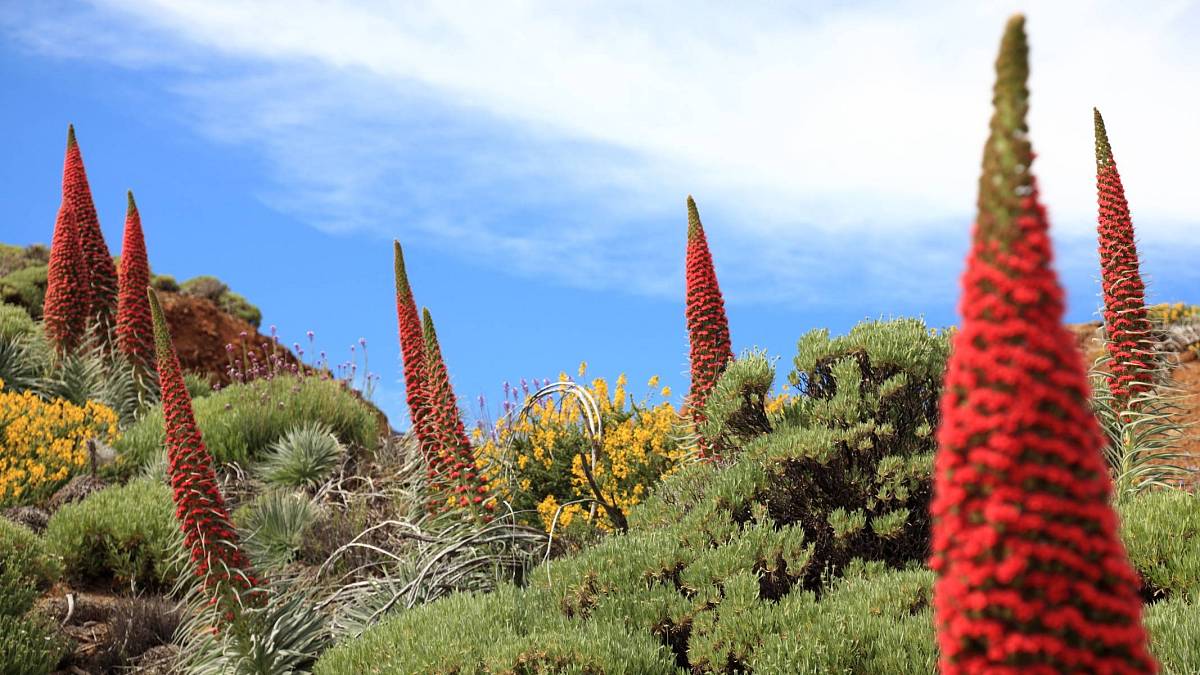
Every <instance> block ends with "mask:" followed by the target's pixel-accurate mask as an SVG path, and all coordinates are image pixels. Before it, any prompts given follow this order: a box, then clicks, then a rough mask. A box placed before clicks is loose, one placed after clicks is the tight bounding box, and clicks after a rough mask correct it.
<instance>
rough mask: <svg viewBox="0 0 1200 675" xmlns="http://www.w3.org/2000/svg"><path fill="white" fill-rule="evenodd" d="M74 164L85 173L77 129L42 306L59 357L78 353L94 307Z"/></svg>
mask: <svg viewBox="0 0 1200 675" xmlns="http://www.w3.org/2000/svg"><path fill="white" fill-rule="evenodd" d="M72 150H74V152H72ZM75 162H79V166H80V171H82V162H81V161H80V160H79V148H78V146H77V145H76V144H75V128H74V127H68V129H67V155H66V159H65V161H64V163H63V198H62V204H61V205H59V207H58V217H57V218H56V219H55V222H54V239H53V240H52V241H51V242H50V264H49V266H48V269H47V272H46V297H45V301H44V304H43V306H42V319H43V325H44V326H45V330H46V336H47V337H48V338H50V341H51V342H53V343H54V345H55V347H56V348H57V349H58V351H59V352H60V353H61V352H67V351H71V350H73V349H75V347H77V346H78V345H79V343H80V342H82V341H83V337H84V334H85V333H86V332H87V325H88V317H89V315H90V309H89V308H90V307H91V282H90V281H89V279H88V268H87V264H86V262H85V260H84V257H83V240H82V238H81V237H80V234H79V226H78V222H77V219H76V210H75V208H74V207H73V202H72V201H71V199H70V198H69V195H71V194H74V193H75V192H77V190H76V189H75V188H74V186H73V185H68V179H71V178H72V177H73V176H75V174H76V172H75V171H74V170H73V168H72V166H73V163H75ZM85 181H86V178H85Z"/></svg>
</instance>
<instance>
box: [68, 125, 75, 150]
mask: <svg viewBox="0 0 1200 675" xmlns="http://www.w3.org/2000/svg"><path fill="white" fill-rule="evenodd" d="M67 147H68V148H73V147H75V125H74V124H68V125H67Z"/></svg>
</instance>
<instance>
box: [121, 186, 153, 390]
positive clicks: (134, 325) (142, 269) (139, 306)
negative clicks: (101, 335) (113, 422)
mask: <svg viewBox="0 0 1200 675" xmlns="http://www.w3.org/2000/svg"><path fill="white" fill-rule="evenodd" d="M117 279H118V282H119V290H120V292H119V293H118V294H117V346H118V348H119V349H120V350H121V353H122V354H124V355H125V356H127V357H128V358H129V360H130V361H132V362H133V363H134V364H136V365H137V366H139V367H142V368H146V369H153V368H154V320H153V319H152V317H151V316H150V298H149V297H147V295H146V287H148V286H149V285H150V263H149V262H148V261H147V259H146V240H145V238H144V237H143V236H142V218H141V216H139V215H138V210H137V204H136V203H134V201H133V192H130V193H129V207H128V209H127V210H126V212H125V240H124V242H123V243H122V245H121V273H120V275H119V276H118V277H117Z"/></svg>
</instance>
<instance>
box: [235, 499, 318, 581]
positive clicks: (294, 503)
mask: <svg viewBox="0 0 1200 675" xmlns="http://www.w3.org/2000/svg"><path fill="white" fill-rule="evenodd" d="M316 517H317V510H316V508H315V507H314V506H313V504H312V502H311V501H309V500H308V498H307V497H305V496H304V495H298V494H295V493H292V492H287V491H285V490H271V491H269V492H266V493H264V494H261V495H259V496H258V497H256V498H255V499H254V501H252V502H250V503H249V504H247V505H245V506H243V507H242V508H240V509H238V510H237V511H236V512H234V514H233V519H234V523H235V524H236V525H237V527H238V529H239V530H241V531H242V533H243V534H242V542H243V544H244V545H245V547H246V550H247V551H248V552H249V553H250V556H251V558H252V559H253V560H254V563H255V565H256V566H258V567H260V568H262V569H267V568H271V567H281V566H283V565H286V564H287V563H289V562H291V561H292V559H293V558H294V557H295V555H296V552H297V551H299V550H300V546H301V545H302V544H303V543H304V535H305V533H306V532H307V531H308V528H309V527H310V526H311V525H312V523H313V521H314V520H315V519H316Z"/></svg>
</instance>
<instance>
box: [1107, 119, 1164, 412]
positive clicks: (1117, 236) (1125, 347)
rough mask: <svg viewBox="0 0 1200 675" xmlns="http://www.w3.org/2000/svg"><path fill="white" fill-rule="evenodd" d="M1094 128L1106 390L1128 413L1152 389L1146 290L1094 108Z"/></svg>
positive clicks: (1109, 152) (1109, 150)
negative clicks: (1105, 353) (1106, 347)
mask: <svg viewBox="0 0 1200 675" xmlns="http://www.w3.org/2000/svg"><path fill="white" fill-rule="evenodd" d="M1092 112H1093V114H1094V117H1095V124H1096V192H1097V193H1098V196H1099V202H1100V215H1099V226H1098V228H1097V229H1098V231H1099V235H1100V271H1101V287H1102V289H1103V292H1104V329H1105V331H1106V333H1107V335H1108V345H1107V346H1108V353H1109V356H1111V357H1112V362H1111V363H1110V364H1109V373H1108V388H1109V390H1110V391H1111V392H1112V394H1113V397H1114V398H1116V400H1117V402H1118V403H1119V404H1121V405H1122V408H1121V409H1124V408H1127V407H1129V405H1130V404H1131V403H1132V399H1133V398H1134V397H1136V396H1137V395H1138V394H1142V393H1145V392H1146V391H1148V390H1149V389H1150V387H1151V385H1152V380H1153V376H1152V373H1151V369H1152V367H1153V366H1152V365H1151V363H1150V360H1151V359H1152V358H1153V357H1152V354H1153V351H1154V345H1153V342H1152V340H1151V337H1150V333H1151V326H1150V319H1149V318H1148V317H1147V316H1146V287H1145V285H1144V284H1143V283H1142V274H1141V271H1140V269H1139V265H1138V254H1137V244H1136V243H1135V242H1134V240H1133V220H1132V219H1131V218H1130V217H1129V202H1127V201H1125V188H1124V187H1123V186H1122V185H1121V174H1119V173H1117V163H1116V161H1115V160H1114V159H1113V153H1112V146H1110V145H1109V144H1108V133H1107V132H1106V131H1105V130H1104V118H1103V117H1101V116H1100V111H1099V110H1096V109H1094V108H1093V110H1092Z"/></svg>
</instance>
